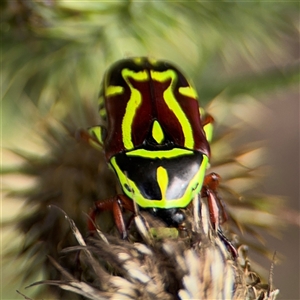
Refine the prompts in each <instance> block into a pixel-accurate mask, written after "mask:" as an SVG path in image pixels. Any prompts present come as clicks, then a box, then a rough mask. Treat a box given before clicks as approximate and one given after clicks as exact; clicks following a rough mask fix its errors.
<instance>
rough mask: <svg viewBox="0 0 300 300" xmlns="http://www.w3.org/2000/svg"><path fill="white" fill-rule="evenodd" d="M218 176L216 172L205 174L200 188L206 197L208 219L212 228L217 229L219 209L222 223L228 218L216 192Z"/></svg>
mask: <svg viewBox="0 0 300 300" xmlns="http://www.w3.org/2000/svg"><path fill="white" fill-rule="evenodd" d="M220 178H221V177H220V176H219V175H218V174H216V173H211V174H208V175H206V176H205V178H204V182H203V187H202V190H201V195H202V197H207V201H208V208H209V216H210V221H211V224H212V226H213V228H214V230H217V229H218V227H219V220H220V213H219V212H220V211H221V213H222V218H221V219H222V223H224V222H226V221H227V219H228V217H227V214H226V211H225V207H224V203H223V201H222V199H221V198H220V197H219V196H218V194H217V188H218V186H219V182H220Z"/></svg>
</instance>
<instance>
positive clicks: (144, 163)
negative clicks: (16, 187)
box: [82, 57, 220, 238]
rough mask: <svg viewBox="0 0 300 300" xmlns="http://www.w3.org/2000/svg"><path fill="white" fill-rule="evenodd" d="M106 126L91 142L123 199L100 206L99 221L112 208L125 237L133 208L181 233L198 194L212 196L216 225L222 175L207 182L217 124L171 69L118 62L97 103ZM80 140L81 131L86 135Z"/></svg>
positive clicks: (142, 61) (92, 132)
mask: <svg viewBox="0 0 300 300" xmlns="http://www.w3.org/2000/svg"><path fill="white" fill-rule="evenodd" d="M99 107H100V109H99V114H100V116H101V117H102V119H104V120H105V122H106V126H100V125H99V126H94V127H92V128H90V129H89V130H88V132H89V134H88V137H87V136H86V137H87V139H88V141H89V142H90V143H91V144H94V145H95V144H96V145H98V146H101V148H102V149H103V150H104V153H105V156H106V160H107V162H108V163H109V165H110V166H111V168H112V169H113V171H114V172H115V174H116V175H117V178H118V180H119V183H120V185H121V188H122V191H123V193H124V194H120V195H116V196H115V197H113V198H111V199H106V200H102V201H98V202H96V206H95V209H93V210H92V212H91V213H90V217H91V220H90V221H89V229H90V230H91V231H93V230H95V227H94V226H95V225H94V222H93V221H94V220H95V218H96V215H97V214H98V213H99V212H101V211H104V210H112V211H113V215H114V219H115V224H116V227H117V229H118V231H119V232H120V234H121V236H122V238H126V237H127V227H126V225H125V222H124V219H123V215H122V211H123V210H124V209H125V210H129V211H131V212H133V213H134V212H135V209H134V203H133V201H135V202H136V204H137V205H138V207H139V208H140V209H143V210H147V211H149V212H150V213H151V214H152V215H154V216H157V217H159V218H160V219H162V220H163V221H164V222H165V223H166V224H167V225H168V226H172V227H176V228H181V226H183V224H184V220H185V215H184V212H183V210H182V209H184V208H186V207H187V206H188V205H189V204H190V203H191V201H192V200H193V198H194V197H195V196H197V195H198V194H199V193H200V194H201V195H202V197H207V199H208V207H209V213H210V221H211V224H212V226H213V228H214V229H215V230H218V227H219V210H218V206H219V205H220V203H219V202H220V201H219V198H218V197H217V195H216V188H217V186H218V182H219V176H218V175H217V174H215V173H212V174H209V175H207V176H205V172H206V169H207V166H208V164H209V159H210V146H209V142H210V140H211V137H212V129H213V126H212V122H213V119H212V117H210V116H209V115H206V116H203V115H204V112H203V110H202V109H199V104H198V97H197V93H196V90H195V88H194V87H193V86H192V85H191V84H190V82H189V81H188V80H187V79H186V77H185V76H184V75H183V74H182V73H181V72H180V71H179V70H178V69H177V68H176V67H175V66H173V65H172V64H170V63H168V62H166V61H157V60H153V59H150V58H145V57H137V58H130V59H124V60H121V61H118V62H116V63H115V64H113V65H112V67H111V68H110V69H109V70H108V71H107V72H106V74H105V76H104V79H103V82H102V89H101V92H100V97H99ZM82 135H84V134H83V132H82Z"/></svg>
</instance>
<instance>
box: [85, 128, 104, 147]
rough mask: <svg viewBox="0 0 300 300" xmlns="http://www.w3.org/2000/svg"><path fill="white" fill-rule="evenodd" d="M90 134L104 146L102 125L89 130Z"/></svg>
mask: <svg viewBox="0 0 300 300" xmlns="http://www.w3.org/2000/svg"><path fill="white" fill-rule="evenodd" d="M88 131H89V133H90V134H91V135H92V136H94V137H95V138H96V139H97V140H98V142H99V143H100V144H103V140H102V127H101V126H100V125H98V126H94V127H91V128H89V129H88Z"/></svg>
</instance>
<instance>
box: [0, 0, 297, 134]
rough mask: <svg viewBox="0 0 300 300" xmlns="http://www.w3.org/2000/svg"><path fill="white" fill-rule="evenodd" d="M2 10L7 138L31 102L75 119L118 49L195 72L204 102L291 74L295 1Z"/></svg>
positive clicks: (14, 5) (58, 4) (284, 81)
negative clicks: (223, 93) (171, 63)
mask: <svg viewBox="0 0 300 300" xmlns="http://www.w3.org/2000/svg"><path fill="white" fill-rule="evenodd" d="M2 8H3V13H2V26H1V31H2V43H1V47H2V56H1V64H2V74H3V75H2V96H3V100H4V103H3V111H4V112H5V113H4V114H3V125H4V129H5V131H4V136H6V137H7V136H11V132H12V130H13V128H15V129H19V128H20V126H23V122H30V116H29V112H28V111H27V110H26V109H24V107H26V106H27V105H28V102H29V101H30V102H32V103H34V105H36V107H37V109H38V111H39V113H40V114H41V116H43V117H46V116H48V115H49V114H52V116H54V117H55V118H58V119H63V118H64V117H65V116H66V115H69V114H73V116H74V118H75V119H77V120H78V118H79V120H78V122H80V121H81V118H80V117H81V115H82V114H81V108H82V105H83V103H84V102H93V103H95V101H96V99H97V94H98V92H99V90H98V89H99V84H100V81H101V78H102V75H103V72H104V70H105V69H106V68H107V66H109V65H110V64H111V63H112V62H114V61H115V60H118V59H120V58H123V57H126V56H143V55H146V56H148V55H150V56H154V57H156V58H162V59H169V60H171V61H173V62H175V63H176V64H177V65H179V66H180V67H181V68H182V69H183V70H184V71H185V72H187V73H188V74H189V75H190V76H191V77H192V78H193V79H194V81H195V83H196V86H197V89H198V91H199V94H200V95H201V97H200V98H201V102H202V103H203V104H204V103H207V102H208V101H209V100H211V99H212V98H213V97H215V96H216V95H217V94H219V93H220V92H222V91H223V90H224V89H225V88H226V91H227V92H228V95H229V96H230V97H228V98H229V99H230V98H232V96H233V95H236V94H239V93H253V92H256V91H267V90H270V89H271V90H272V89H274V88H276V87H278V86H287V85H289V84H292V83H296V82H297V80H298V78H299V77H298V71H299V66H298V65H295V64H294V60H293V59H294V57H293V54H292V53H293V51H295V50H294V49H291V45H292V46H293V43H294V44H295V43H296V41H294V42H293V40H294V39H296V37H297V34H298V30H299V28H297V26H299V24H298V23H297V20H298V16H299V5H298V3H296V2H287V3H282V2H275V3H272V5H271V4H270V3H268V2H265V1H252V2H247V3H245V2H238V1H233V2H230V3H228V2H224V1H217V2H216V1H214V2H211V3H210V2H202V1H193V2H189V1H184V2H169V1H117V2H101V1H100V2H99V1H84V2H82V1H54V0H44V1H33V0H31V1H21V0H19V1H3V2H2ZM245 63H246V65H248V67H246V70H247V71H246V72H244V71H243V70H245V67H244V65H245ZM274 63H275V66H276V67H272V68H270V66H271V65H272V66H274ZM241 69H243V70H241ZM258 69H259V71H258ZM253 71H254V72H253ZM29 105H31V104H29ZM15 123H16V124H15ZM79 125H80V126H83V125H86V124H79ZM16 126H17V127H16ZM16 132H17V130H15V131H14V132H13V133H14V134H15V133H16Z"/></svg>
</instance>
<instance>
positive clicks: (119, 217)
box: [88, 195, 134, 239]
mask: <svg viewBox="0 0 300 300" xmlns="http://www.w3.org/2000/svg"><path fill="white" fill-rule="evenodd" d="M95 205H96V207H95V208H94V209H93V210H92V211H91V212H90V214H89V216H90V219H89V220H88V228H89V231H91V232H92V231H95V230H96V228H95V225H94V224H95V220H96V216H97V215H98V214H99V213H101V212H102V211H105V210H111V211H112V212H113V216H114V221H115V224H116V226H117V229H118V231H119V233H120V235H121V237H122V239H125V238H126V237H127V227H126V226H125V223H124V218H123V213H122V211H123V209H126V210H129V211H131V212H134V207H133V202H132V201H131V200H130V199H129V198H128V197H127V196H125V195H117V196H115V197H113V198H110V199H107V200H104V201H103V200H102V201H97V202H96V203H95Z"/></svg>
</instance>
